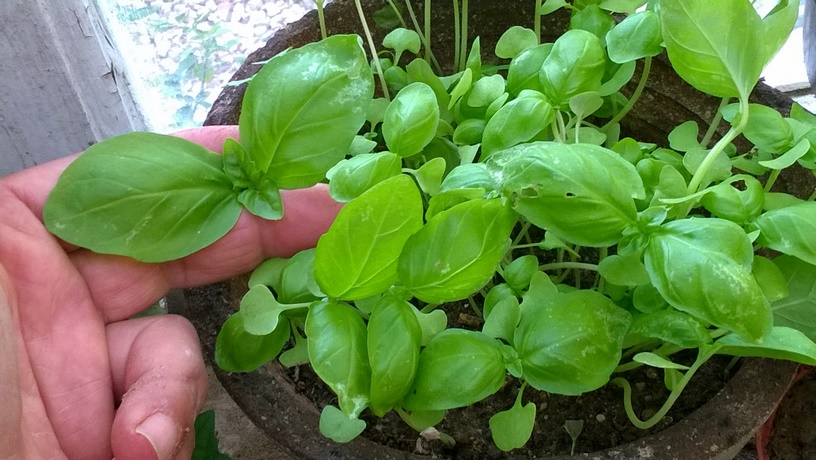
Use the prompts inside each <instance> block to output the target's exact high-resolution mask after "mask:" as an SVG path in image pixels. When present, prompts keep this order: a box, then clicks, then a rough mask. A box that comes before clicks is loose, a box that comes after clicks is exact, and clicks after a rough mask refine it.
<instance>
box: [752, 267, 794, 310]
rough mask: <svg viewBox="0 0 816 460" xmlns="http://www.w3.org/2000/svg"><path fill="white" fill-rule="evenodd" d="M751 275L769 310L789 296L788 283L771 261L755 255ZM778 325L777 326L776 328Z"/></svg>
mask: <svg viewBox="0 0 816 460" xmlns="http://www.w3.org/2000/svg"><path fill="white" fill-rule="evenodd" d="M751 273H753V274H754V278H756V280H757V283H759V287H760V288H761V289H762V293H763V294H764V295H765V298H766V299H768V301H769V302H771V309H772V310H775V307H774V305H775V302H776V301H778V300H782V299H785V298H787V297H788V295H789V292H788V281H787V280H786V279H785V275H784V274H783V273H782V270H780V269H779V267H778V266H777V265H776V264H775V263H773V261H771V259H766V258H765V257H762V256H756V255H755V256H754V265H753V266H752V267H751ZM774 315H776V312H774ZM774 324H777V323H776V322H775V323H774ZM779 325H780V324H777V326H779Z"/></svg>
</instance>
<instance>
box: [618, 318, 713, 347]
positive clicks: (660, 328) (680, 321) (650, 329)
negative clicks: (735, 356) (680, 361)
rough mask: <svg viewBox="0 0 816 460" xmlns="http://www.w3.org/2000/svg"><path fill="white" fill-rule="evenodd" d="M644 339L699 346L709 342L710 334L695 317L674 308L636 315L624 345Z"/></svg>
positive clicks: (684, 345)
mask: <svg viewBox="0 0 816 460" xmlns="http://www.w3.org/2000/svg"><path fill="white" fill-rule="evenodd" d="M646 339H660V340H662V341H664V342H668V343H671V344H674V345H677V346H678V347H681V348H699V347H700V346H702V345H703V344H706V343H711V336H710V335H709V334H708V331H706V328H704V327H703V325H702V324H700V321H699V320H698V319H697V318H694V317H693V316H691V315H689V314H688V313H683V312H681V311H677V310H675V309H668V310H662V311H656V312H654V313H647V314H645V315H638V316H636V317H635V319H634V321H632V327H631V328H630V329H629V333H628V335H627V337H626V343H624V347H629V346H632V345H637V344H639V343H641V342H643V341H645V340H646Z"/></svg>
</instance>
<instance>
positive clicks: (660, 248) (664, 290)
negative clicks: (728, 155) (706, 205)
mask: <svg viewBox="0 0 816 460" xmlns="http://www.w3.org/2000/svg"><path fill="white" fill-rule="evenodd" d="M752 262H753V248H752V246H751V241H750V240H749V239H748V236H747V235H746V234H745V232H744V231H743V229H742V228H741V227H740V226H739V225H737V224H735V223H733V222H731V221H728V220H724V219H716V218H708V219H701V218H690V219H683V220H677V221H674V222H670V223H668V224H666V225H664V226H663V227H662V228H661V229H660V230H658V231H657V232H656V233H655V234H653V235H652V236H651V239H650V240H649V243H648V246H647V248H646V256H645V263H646V269H647V270H648V272H649V278H650V279H651V280H652V284H654V286H655V287H656V288H657V290H658V291H660V294H661V295H662V296H663V297H664V298H665V299H666V301H668V302H669V304H671V305H672V306H673V307H675V308H677V309H678V310H682V311H685V312H687V313H689V314H691V315H694V316H696V317H697V318H700V319H702V320H704V321H707V322H709V323H712V324H714V325H716V326H718V327H723V328H726V329H729V330H732V331H734V332H736V333H738V334H740V335H741V336H742V337H744V338H745V339H746V340H749V341H759V340H762V338H763V337H765V336H766V335H767V334H768V332H769V331H770V329H771V326H772V323H773V318H772V313H771V308H770V305H769V303H768V300H767V299H766V298H765V296H764V295H763V293H762V289H761V288H760V286H759V284H758V283H757V282H756V280H755V279H754V277H753V275H752V274H751V264H752Z"/></svg>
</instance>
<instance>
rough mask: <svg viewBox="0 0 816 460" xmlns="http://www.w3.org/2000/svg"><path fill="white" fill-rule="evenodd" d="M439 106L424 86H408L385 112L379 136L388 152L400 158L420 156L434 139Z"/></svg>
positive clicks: (420, 84)
mask: <svg viewBox="0 0 816 460" xmlns="http://www.w3.org/2000/svg"><path fill="white" fill-rule="evenodd" d="M438 123H439V106H438V105H437V102H436V94H434V92H433V90H432V89H431V87H430V86H428V85H426V84H425V83H419V82H416V83H411V84H410V85H408V86H406V87H405V88H403V89H402V91H400V92H399V93H398V94H397V96H396V97H395V98H394V100H393V101H391V104H390V105H389V106H388V109H387V110H386V111H385V119H384V120H383V126H382V133H383V138H385V144H386V145H387V146H388V149H389V150H391V151H392V152H394V153H396V154H397V155H400V156H402V157H409V156H411V155H414V154H417V153H419V152H420V151H421V150H422V149H423V148H424V147H425V146H426V145H428V143H429V142H431V139H433V138H434V136H435V135H436V126H437V124H438Z"/></svg>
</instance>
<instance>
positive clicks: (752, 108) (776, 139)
mask: <svg viewBox="0 0 816 460" xmlns="http://www.w3.org/2000/svg"><path fill="white" fill-rule="evenodd" d="M738 111H739V104H730V105H728V106H726V107H725V108H723V110H722V113H723V118H725V119H726V120H727V121H729V122H731V124H732V125H736V124H737V121H738V117H737V113H738ZM748 113H749V116H748V122H747V124H746V125H745V129H744V130H743V132H742V134H743V135H744V136H745V138H746V139H748V140H749V141H751V143H752V144H754V145H756V146H757V147H758V148H760V149H761V150H767V151H770V152H773V153H783V152H785V151H786V150H788V149H790V148H791V146H793V130H792V128H791V125H790V124H788V122H787V121H785V118H783V117H782V115H781V114H780V113H779V112H777V111H776V110H775V109H772V108H770V107H767V106H764V105H761V104H749V111H748Z"/></svg>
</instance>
